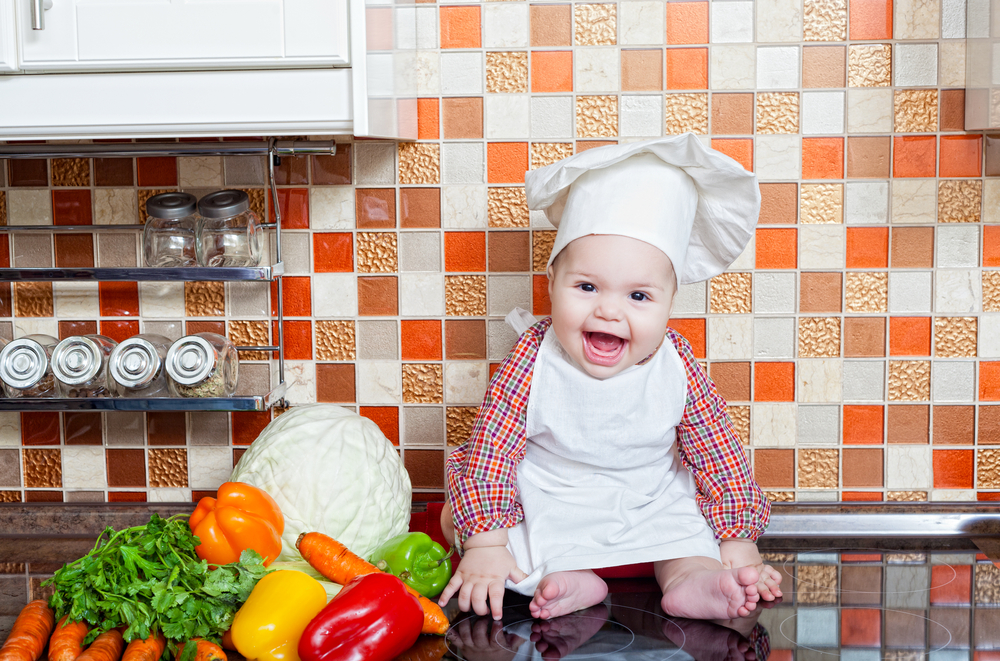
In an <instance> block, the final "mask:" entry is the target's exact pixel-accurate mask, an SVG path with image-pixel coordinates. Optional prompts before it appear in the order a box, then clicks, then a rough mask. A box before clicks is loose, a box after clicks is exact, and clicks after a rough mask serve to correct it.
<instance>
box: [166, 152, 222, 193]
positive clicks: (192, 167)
mask: <svg viewBox="0 0 1000 661" xmlns="http://www.w3.org/2000/svg"><path fill="white" fill-rule="evenodd" d="M177 185H178V186H180V187H181V188H182V189H185V188H212V187H215V188H219V187H221V186H222V157H221V156H181V157H180V158H178V159H177Z"/></svg>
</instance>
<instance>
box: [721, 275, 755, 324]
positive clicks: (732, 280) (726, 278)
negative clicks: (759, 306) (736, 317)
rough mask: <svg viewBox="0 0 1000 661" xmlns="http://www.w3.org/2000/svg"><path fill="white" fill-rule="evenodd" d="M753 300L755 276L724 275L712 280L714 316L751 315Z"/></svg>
mask: <svg viewBox="0 0 1000 661" xmlns="http://www.w3.org/2000/svg"><path fill="white" fill-rule="evenodd" d="M752 300H753V275H752V274H750V273H723V274H722V275H717V276H715V277H714V278H712V280H711V312H712V313H713V314H719V313H722V314H749V313H750V311H751V309H752V304H751V303H752Z"/></svg>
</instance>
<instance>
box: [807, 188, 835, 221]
mask: <svg viewBox="0 0 1000 661" xmlns="http://www.w3.org/2000/svg"><path fill="white" fill-rule="evenodd" d="M799 222H801V223H802V224H804V225H817V224H831V223H832V224H837V223H842V222H844V185H843V184H802V186H801V187H800V188H799Z"/></svg>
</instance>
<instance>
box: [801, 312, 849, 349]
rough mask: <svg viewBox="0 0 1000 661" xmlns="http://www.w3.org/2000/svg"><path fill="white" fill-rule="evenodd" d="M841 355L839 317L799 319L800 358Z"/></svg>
mask: <svg viewBox="0 0 1000 661" xmlns="http://www.w3.org/2000/svg"><path fill="white" fill-rule="evenodd" d="M839 355H840V318H839V317H801V318H800V319H799V358H836V357H837V356H839Z"/></svg>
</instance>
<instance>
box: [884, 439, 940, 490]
mask: <svg viewBox="0 0 1000 661" xmlns="http://www.w3.org/2000/svg"><path fill="white" fill-rule="evenodd" d="M885 454H886V462H885V467H886V470H885V488H886V489H892V490H898V491H908V490H910V489H927V488H929V487H930V486H931V449H930V447H928V446H920V445H917V446H906V445H890V446H888V447H887V448H886V449H885Z"/></svg>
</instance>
